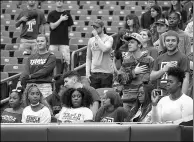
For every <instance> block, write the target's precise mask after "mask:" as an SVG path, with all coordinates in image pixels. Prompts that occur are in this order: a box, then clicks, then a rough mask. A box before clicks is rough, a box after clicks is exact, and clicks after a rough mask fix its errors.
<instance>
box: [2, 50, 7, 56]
mask: <svg viewBox="0 0 194 142" xmlns="http://www.w3.org/2000/svg"><path fill="white" fill-rule="evenodd" d="M1 57H9V51H8V50H1Z"/></svg>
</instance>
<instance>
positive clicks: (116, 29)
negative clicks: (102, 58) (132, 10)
mask: <svg viewBox="0 0 194 142" xmlns="http://www.w3.org/2000/svg"><path fill="white" fill-rule="evenodd" d="M106 31H107V33H112V34H114V33H118V27H117V26H114V27H113V26H111V27H107V28H106Z"/></svg>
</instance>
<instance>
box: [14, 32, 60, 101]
mask: <svg viewBox="0 0 194 142" xmlns="http://www.w3.org/2000/svg"><path fill="white" fill-rule="evenodd" d="M47 45H48V38H47V37H46V36H45V35H43V34H40V35H38V37H37V46H38V49H39V50H38V53H36V54H32V55H31V56H29V57H28V60H27V62H26V64H25V70H24V72H23V73H22V75H21V76H20V78H19V81H18V83H17V87H19V86H20V87H21V86H26V84H27V85H29V84H31V83H36V84H37V86H38V88H39V89H40V91H41V93H42V94H43V96H44V97H45V98H46V97H47V96H49V95H51V94H52V84H51V83H52V76H53V70H54V68H55V65H56V57H55V55H53V54H52V53H50V52H48V48H47Z"/></svg>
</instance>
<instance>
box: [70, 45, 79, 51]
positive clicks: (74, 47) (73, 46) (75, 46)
mask: <svg viewBox="0 0 194 142" xmlns="http://www.w3.org/2000/svg"><path fill="white" fill-rule="evenodd" d="M69 49H70V52H73V51H75V50H78V46H77V45H75V44H70V45H69Z"/></svg>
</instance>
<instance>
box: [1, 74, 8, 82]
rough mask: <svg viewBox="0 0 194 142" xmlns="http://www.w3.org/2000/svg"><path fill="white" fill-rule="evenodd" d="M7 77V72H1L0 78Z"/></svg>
mask: <svg viewBox="0 0 194 142" xmlns="http://www.w3.org/2000/svg"><path fill="white" fill-rule="evenodd" d="M8 77H9V74H8V73H7V72H1V80H3V79H6V78H8Z"/></svg>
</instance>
